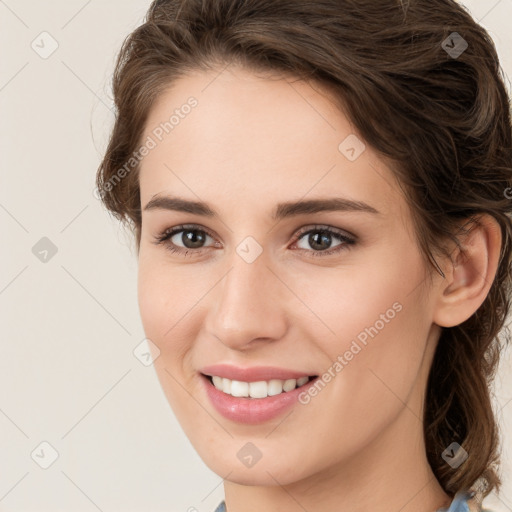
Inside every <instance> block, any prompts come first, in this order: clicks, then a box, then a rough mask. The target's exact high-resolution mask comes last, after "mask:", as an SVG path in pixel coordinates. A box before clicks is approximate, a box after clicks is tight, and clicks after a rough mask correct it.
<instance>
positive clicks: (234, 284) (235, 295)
mask: <svg viewBox="0 0 512 512" xmlns="http://www.w3.org/2000/svg"><path fill="white" fill-rule="evenodd" d="M249 261H250V260H249ZM249 261H246V260H245V259H244V257H243V253H242V256H240V255H239V254H238V253H236V252H233V256H232V258H231V259H230V262H229V265H230V266H229V271H228V272H227V274H226V275H225V276H224V278H223V279H222V280H221V282H220V283H219V284H218V285H217V286H216V287H215V290H214V293H212V296H211V301H212V306H211V307H210V308H209V313H208V316H209V318H208V319H207V326H208V331H209V334H210V335H213V336H214V337H216V338H218V339H220V340H221V341H222V342H223V343H224V344H225V345H229V346H231V347H232V348H238V349H240V348H243V347H244V346H245V345H247V344H249V343H250V342H251V341H253V340H255V339H263V338H264V339H277V338H279V337H281V336H282V335H283V333H284V330H285V328H286V318H285V308H284V303H283V302H282V293H281V291H280V290H279V289H278V288H279V285H281V286H282V284H281V283H279V280H278V279H276V277H275V275H274V274H273V273H272V271H271V270H270V269H269V268H268V267H267V260H266V258H265V257H264V255H263V254H262V255H260V256H259V257H258V258H256V259H255V260H254V261H252V262H249Z"/></svg>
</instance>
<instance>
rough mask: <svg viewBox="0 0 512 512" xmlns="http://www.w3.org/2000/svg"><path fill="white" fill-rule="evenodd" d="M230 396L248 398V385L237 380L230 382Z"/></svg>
mask: <svg viewBox="0 0 512 512" xmlns="http://www.w3.org/2000/svg"><path fill="white" fill-rule="evenodd" d="M231 395H232V396H249V383H248V382H241V381H239V380H232V381H231Z"/></svg>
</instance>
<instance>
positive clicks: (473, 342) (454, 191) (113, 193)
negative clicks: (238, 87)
mask: <svg viewBox="0 0 512 512" xmlns="http://www.w3.org/2000/svg"><path fill="white" fill-rule="evenodd" d="M455 33H456V34H455ZM466 46H467V47H466ZM230 63H237V64H241V65H243V66H246V67H247V68H248V69H251V70H255V71H258V70H262V71H269V72H271V73H278V74H279V73H281V74H283V75H291V76H294V77H297V78H299V79H304V80H312V81H314V82H315V83H318V84H320V85H323V86H324V87H325V88H326V90H327V89H329V90H330V91H332V92H333V93H334V97H335V98H336V101H337V102H338V106H339V108H340V109H342V111H343V112H344V113H345V114H346V115H347V116H348V118H349V119H350V121H351V122H352V124H353V125H354V126H355V128H356V129H357V130H358V133H359V134H360V135H361V136H362V137H363V138H364V140H365V142H367V143H368V144H369V145H371V146H372V147H373V148H374V149H375V150H376V151H378V152H379V153H380V154H381V155H382V156H383V157H384V158H387V159H389V160H390V161H391V162H393V166H392V169H393V171H394V173H395V175H396V178H397V181H398V183H399V184H400V186H401V188H402V190H403V193H404V195H405V197H406V200H407V202H408V205H409V206H410V209H411V212H412V217H413V220H414V226H415V234H416V237H417V241H418V246H419V247H420V249H421V253H422V255H423V256H424V258H425V262H426V263H428V264H429V265H427V267H428V268H430V267H431V270H432V271H434V270H435V271H437V272H441V274H442V271H441V270H440V268H439V267H438V265H437V263H436V261H435V258H434V254H435V253H436V252H440V253H445V254H447V250H446V246H445V242H446V241H452V242H455V243H458V240H459V239H458V234H460V230H459V226H460V224H461V221H465V220H467V221H468V222H470V223H473V222H478V216H479V215H480V214H489V215H491V216H492V217H494V218H495V219H496V220H497V222H498V223H499V225H500V227H501V232H502V247H501V253H500V259H499V265H498V269H497V274H496V276H495V279H494V281H493V283H492V286H491V288H490V291H489V293H488V295H487V297H486V299H485V301H484V303H483V304H482V305H481V307H480V308H479V309H478V310H477V311H476V312H475V313H474V314H473V315H472V316H471V317H470V318H469V319H468V320H467V321H465V322H464V323H462V324H460V325H457V326H455V327H451V328H443V329H442V332H441V336H440V339H439V341H438V345H437V348H436V353H435V356H434V359H433V362H432V367H431V371H430V375H429V378H428V382H427V389H426V395H425V411H424V422H423V423H424V437H425V443H426V452H427V457H428V461H429V463H430V465H431V467H432V470H433V472H434V474H435V476H436V478H437V479H438V480H439V482H440V484H441V486H442V487H443V489H444V490H445V492H446V493H447V494H449V495H451V496H453V495H455V493H456V492H458V491H459V490H462V489H469V488H475V487H476V486H477V485H480V484H483V485H481V486H480V488H479V489H480V494H481V495H482V496H486V495H487V494H489V493H490V492H491V491H492V490H493V489H496V490H499V487H500V484H501V481H500V477H499V444H500V438H499V430H498V427H497V422H496V418H495V415H494V411H493V405H492V400H491V397H492V393H491V384H492V380H493V378H494V376H495V373H496V369H497V366H498V362H499V356H500V352H501V350H502V348H503V346H504V344H505V343H508V342H509V337H508V330H507V329H506V328H505V327H504V324H505V320H506V316H507V313H508V311H509V308H510V292H511V265H510V264H511V247H512V246H511V240H512V237H511V234H512V231H511V230H512V228H511V213H512V201H511V199H510V198H512V126H511V111H510V103H509V101H510V100H509V97H508V95H507V90H506V88H505V84H504V76H503V71H502V69H501V67H500V64H499V60H498V56H497V52H496V48H495V46H494V44H493V41H492V39H491V38H490V36H489V34H488V33H487V32H486V31H485V30H484V29H483V28H482V27H481V26H480V25H479V24H478V23H477V22H475V21H474V19H473V18H472V17H471V16H470V14H469V13H468V12H467V11H466V10H465V8H464V7H463V6H461V5H460V4H458V3H457V2H456V1H454V0H409V1H406V0H402V1H400V0H315V1H311V0H244V1H240V0H160V1H154V2H153V3H152V4H151V6H150V8H149V11H148V12H147V15H146V18H145V20H144V22H143V24H142V25H141V26H139V27H138V28H136V29H135V30H134V31H133V32H132V33H131V34H130V35H129V36H128V37H127V38H126V39H125V41H124V43H123V45H122V48H121V50H120V53H119V55H118V59H117V63H116V68H115V72H114V76H113V93H114V101H115V107H116V119H115V124H114V127H113V130H112V133H111V136H110V141H109V143H108V147H107V149H106V152H105V155H104V158H103V160H102V162H101V163H100V166H99V169H98V172H97V178H96V185H97V191H98V193H99V195H100V197H101V199H102V201H103V203H104V205H105V206H106V207H107V208H108V210H109V211H110V212H111V213H112V214H114V216H115V217H117V218H118V219H120V220H122V221H124V222H125V223H126V224H127V225H129V226H130V229H133V232H134V234H135V239H136V243H137V248H138V247H139V246H140V230H141V204H140V194H139V185H138V166H137V165H136V164H134V165H133V170H129V172H128V171H126V162H127V161H129V160H130V158H131V156H132V155H133V152H134V151H135V150H137V148H138V147H139V145H140V139H141V136H142V133H143V130H144V128H145V122H146V120H147V117H148V113H149V111H150V109H151V106H152V104H153V102H154V101H155V99H156V98H157V97H158V95H159V94H160V93H161V92H162V91H163V90H164V89H166V88H167V87H168V86H169V85H170V84H172V82H173V81H174V80H177V79H178V78H179V77H181V76H183V75H184V74H185V73H186V72H187V71H188V70H197V69H214V68H215V69H217V68H218V66H227V65H229V64H230ZM121 168H124V169H125V172H123V173H122V179H121V178H120V169H121ZM504 333H505V334H507V336H505V335H504ZM452 442H457V443H458V444H460V445H461V446H462V447H463V448H464V449H465V450H466V452H467V453H468V455H469V457H468V459H467V461H466V462H465V463H463V464H462V465H460V466H459V467H458V468H452V467H451V466H450V465H449V464H447V463H446V462H445V461H444V460H443V458H442V456H441V454H442V452H443V451H444V450H445V449H446V448H447V447H448V446H449V445H450V444H451V443H452Z"/></svg>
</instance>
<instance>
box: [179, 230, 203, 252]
mask: <svg viewBox="0 0 512 512" xmlns="http://www.w3.org/2000/svg"><path fill="white" fill-rule="evenodd" d="M181 241H182V242H183V245H184V246H185V247H187V248H188V249H197V248H198V247H201V244H203V243H204V241H205V236H204V233H201V232H200V231H184V232H183V234H182V236H181Z"/></svg>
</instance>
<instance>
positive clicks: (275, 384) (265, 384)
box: [212, 375, 309, 398]
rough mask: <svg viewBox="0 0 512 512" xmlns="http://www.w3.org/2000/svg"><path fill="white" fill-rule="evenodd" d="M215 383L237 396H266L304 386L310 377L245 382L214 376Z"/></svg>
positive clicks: (221, 389)
mask: <svg viewBox="0 0 512 512" xmlns="http://www.w3.org/2000/svg"><path fill="white" fill-rule="evenodd" d="M212 381H213V385H214V386H215V387H216V388H217V389H218V390H220V391H223V392H224V393H226V394H228V395H231V396H235V397H250V398H266V397H267V396H274V395H279V394H280V393H283V392H288V391H293V390H294V389H295V388H296V387H300V386H303V385H304V384H306V382H308V381H309V377H300V378H299V379H287V380H279V379H271V380H269V381H264V380H260V381H257V382H243V381H239V380H231V379H227V378H226V377H219V376H217V375H213V376H212Z"/></svg>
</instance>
